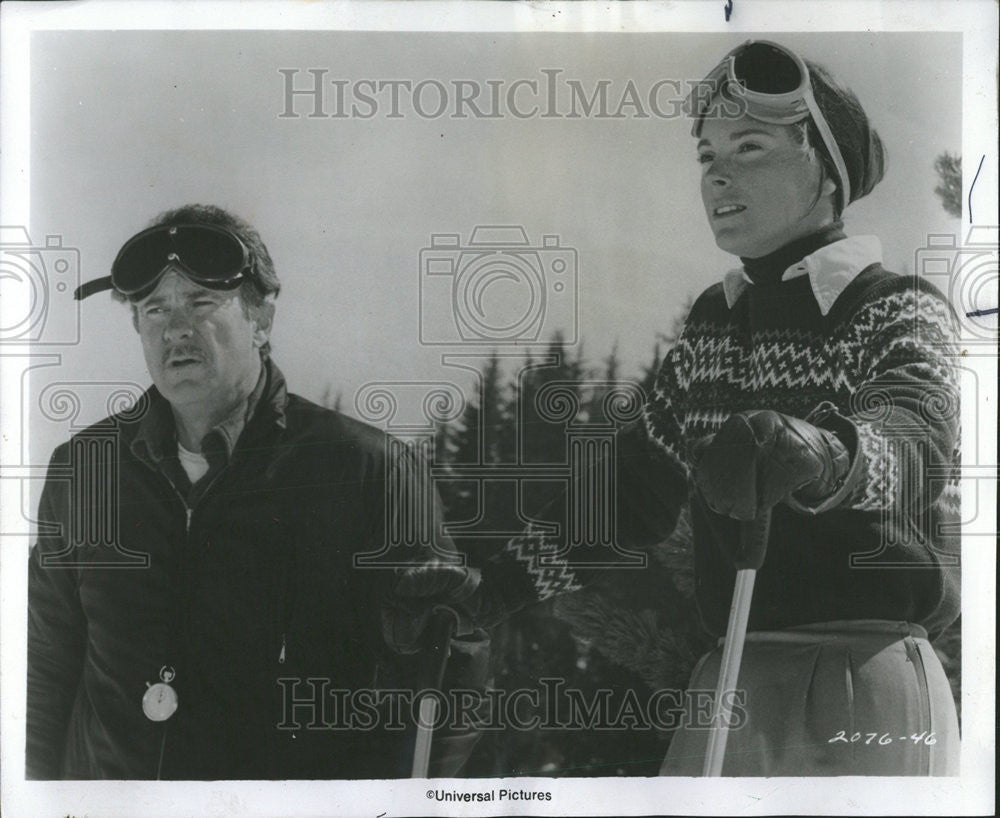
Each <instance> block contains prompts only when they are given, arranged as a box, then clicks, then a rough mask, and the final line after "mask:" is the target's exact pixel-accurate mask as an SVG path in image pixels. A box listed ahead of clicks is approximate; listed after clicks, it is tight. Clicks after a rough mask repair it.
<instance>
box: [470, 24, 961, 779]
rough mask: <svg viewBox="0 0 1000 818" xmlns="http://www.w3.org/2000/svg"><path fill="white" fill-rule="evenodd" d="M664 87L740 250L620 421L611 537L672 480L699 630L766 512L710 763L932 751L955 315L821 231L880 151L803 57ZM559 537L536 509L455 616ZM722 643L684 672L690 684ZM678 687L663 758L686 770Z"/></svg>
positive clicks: (696, 768)
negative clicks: (733, 684) (685, 96)
mask: <svg viewBox="0 0 1000 818" xmlns="http://www.w3.org/2000/svg"><path fill="white" fill-rule="evenodd" d="M705 88H708V89H709V91H713V90H714V93H707V94H706V93H704V90H705ZM688 107H689V112H690V114H691V115H692V116H693V117H694V119H695V124H694V129H693V132H694V135H695V136H696V137H697V138H698V143H697V152H698V154H697V155H698V161H699V162H700V163H701V167H702V182H701V194H702V201H703V203H704V206H705V212H706V215H707V217H708V220H709V224H710V226H711V228H712V231H713V233H714V234H715V240H716V243H717V244H718V246H719V247H721V248H722V249H724V250H726V251H728V252H730V253H732V254H733V255H736V256H739V257H740V260H741V262H742V268H741V269H739V270H737V271H734V272H731V273H729V274H728V275H727V276H726V278H725V280H724V281H723V282H721V283H718V284H715V285H713V286H711V287H709V288H708V289H707V290H706V291H705V292H704V293H702V294H701V296H700V297H699V298H698V299H697V300H696V302H695V304H694V306H693V307H692V309H691V312H690V314H689V316H688V318H687V320H686V323H685V327H684V330H683V332H682V333H681V336H680V338H679V340H678V342H677V344H676V345H675V346H674V348H673V349H672V350H671V351H670V353H669V354H668V356H667V357H666V359H665V360H664V362H663V365H662V367H661V369H660V371H659V373H658V376H657V379H656V384H655V388H654V390H653V394H652V395H651V396H650V397H649V400H648V401H647V404H646V406H645V407H644V411H643V418H642V419H641V420H640V421H639V422H637V423H635V424H633V425H632V426H631V427H626V428H625V429H623V430H622V431H621V432H620V433H619V435H618V439H617V448H616V459H617V464H618V470H617V485H616V489H617V512H618V517H617V525H616V533H617V536H618V542H619V544H621V545H625V546H628V547H631V548H644V547H647V548H648V547H650V546H652V545H654V544H656V543H658V542H662V541H663V540H664V539H666V537H667V535H668V534H669V533H670V531H671V530H672V529H673V527H674V526H675V524H676V521H677V518H678V513H679V510H680V508H681V506H682V505H683V504H684V503H685V502H688V501H689V502H690V509H691V522H692V529H693V539H694V571H695V595H696V599H697V603H698V608H699V611H700V614H701V618H702V621H703V624H704V625H705V627H706V628H707V629H708V630H709V631H710V632H711V633H712V634H714V635H715V636H716V637H721V636H723V635H724V634H725V632H726V625H727V620H728V616H729V610H730V604H731V600H732V596H733V588H734V578H735V570H734V565H735V564H740V565H743V564H746V562H747V561H748V560H752V557H753V555H750V554H747V553H744V552H743V551H742V550H741V548H740V526H741V521H747V520H753V519H757V518H760V517H761V515H764V514H766V513H768V512H769V513H770V514H771V529H770V537H769V539H768V540H767V548H766V554H765V555H764V561H763V564H762V566H761V568H760V570H759V571H758V574H757V579H756V588H755V591H754V596H753V600H752V606H751V608H750V615H749V633H748V636H747V642H746V645H745V648H744V652H743V662H742V670H741V673H740V676H739V681H738V684H737V693H736V698H735V703H736V705H737V706H736V707H735V709H734V715H735V717H736V720H735V723H732V726H733V728H734V729H732V730H731V732H730V734H729V740H728V748H727V752H726V758H725V765H724V767H723V770H722V774H723V775H742V776H772V775H942V774H956V773H957V756H958V724H957V718H956V713H955V706H954V702H953V700H952V696H951V691H950V689H949V686H948V682H947V679H946V677H945V674H944V671H943V669H942V668H941V665H940V662H939V661H938V659H937V657H936V655H935V653H934V651H933V650H932V648H931V646H930V644H929V642H928V635H930V636H932V637H933V636H934V635H936V634H937V633H939V632H940V631H942V630H943V629H944V628H945V627H947V626H948V624H950V623H951V622H952V621H953V620H954V619H955V618H956V617H957V615H958V613H959V591H960V575H959V568H958V538H957V537H956V536H955V535H954V534H952V533H950V532H954V531H955V529H956V526H957V522H958V519H959V517H958V488H957V479H956V476H957V468H958V465H959V451H958V443H959V433H958V385H957V381H956V375H955V371H954V368H953V366H952V365H951V359H952V356H953V355H954V354H955V352H956V349H955V345H954V340H953V337H952V331H953V327H954V323H953V322H954V315H953V314H952V312H951V310H950V308H949V306H948V304H947V302H946V301H945V299H944V298H943V296H942V295H941V294H940V293H939V292H938V291H937V290H935V289H934V288H933V287H932V286H930V285H928V284H927V283H926V282H924V281H923V280H920V279H914V278H909V277H902V276H898V275H895V274H894V273H891V272H888V271H886V270H885V269H883V267H882V265H881V249H880V245H879V242H878V240H877V239H876V238H875V237H872V236H856V237H850V238H848V237H846V236H845V235H844V233H843V229H842V228H843V225H842V223H841V221H840V215H841V213H842V211H843V209H844V208H845V207H847V206H848V205H849V204H850V203H851V202H853V201H856V200H857V199H859V198H860V197H862V196H865V195H867V194H868V193H869V192H870V191H871V190H872V189H873V188H874V187H875V185H876V184H877V183H878V181H879V180H880V179H881V178H882V174H883V170H884V153H883V149H882V143H881V141H880V139H879V137H878V135H877V134H876V133H875V131H874V130H873V129H872V128H871V126H870V124H869V122H868V118H867V116H866V115H865V112H864V110H863V109H862V108H861V105H860V104H859V102H858V100H857V98H856V97H855V96H854V95H853V94H852V93H851V92H849V91H847V90H845V89H843V88H840V87H839V86H838V85H836V84H835V83H834V81H833V80H832V79H831V78H830V76H829V75H828V74H827V73H826V72H825V71H824V70H822V69H821V68H819V67H818V66H816V65H813V64H811V63H809V64H807V63H805V62H804V61H803V60H801V59H800V58H799V57H798V56H797V55H795V54H794V53H792V52H791V51H789V50H788V49H786V48H784V47H782V46H780V45H777V44H775V43H769V42H763V41H757V42H754V41H750V42H748V43H745V44H744V45H742V46H740V47H739V48H737V49H735V50H734V51H732V52H731V53H730V54H728V55H727V56H726V58H725V59H724V60H723V62H722V63H720V65H719V66H718V67H717V68H716V69H715V70H713V71H712V73H711V74H710V75H709V77H708V82H707V83H706V84H704V85H703V86H702V87H701V88H699V89H698V93H697V94H695V95H693V96H692V98H691V100H690V101H689V106H688ZM548 516H550V517H551V519H552V520H554V521H555V522H557V523H558V522H559V521H560V520H563V521H564V520H565V519H566V518H565V515H564V514H563V513H561V512H560V511H558V510H557V511H556V512H554V513H552V514H551V515H548ZM949 524H950V532H949ZM549 530H552V529H549ZM560 530H561V531H565V530H566V526H562V527H561V529H560ZM567 545H571V544H568V543H565V542H559V541H558V540H557V539H556V538H554V537H552V536H551V535H549V534H548V533H546V532H545V531H543V530H542V529H541V527H536V528H529V529H528V530H527V531H526V532H525V533H524V534H523V535H522V536H519V537H515V538H514V539H512V540H511V541H510V542H509V543H508V544H507V545H506V547H505V548H504V549H503V550H502V552H501V553H499V554H497V555H495V557H494V558H492V559H491V560H490V561H489V562H488V563H487V564H486V565H485V566H484V568H483V573H482V585H481V586H480V591H479V593H478V594H477V596H476V597H475V598H474V599H472V600H470V601H469V602H468V604H469V606H470V607H473V608H477V610H476V614H477V615H478V619H479V621H480V622H481V623H483V624H489V622H490V621H491V620H493V621H495V620H497V619H499V618H501V617H502V616H504V615H506V614H507V613H509V612H510V611H511V610H512V609H515V608H517V607H520V606H522V605H524V604H526V603H528V602H531V601H535V600H542V599H545V598H547V597H549V596H553V595H556V594H562V593H565V592H567V591H573V590H577V589H579V588H580V587H581V586H582V585H586V584H588V582H589V581H590V580H591V579H592V578H594V577H595V576H596V574H597V569H596V568H589V569H587V568H586V567H585V566H584V565H583V562H584V561H585V560H586V557H587V549H584V548H576V549H573V550H572V551H571V552H567V551H565V550H560V546H563V548H565V547H566V546H567ZM592 558H593V557H592ZM459 580H461V577H458V578H456V582H458V581H459ZM720 655H721V648H717V649H715V650H713V651H711V652H710V653H708V654H707V655H706V656H704V657H702V659H701V661H700V662H699V663H698V665H697V666H696V668H695V670H694V673H693V675H692V678H691V681H690V685H689V690H690V691H710V692H711V691H714V689H715V685H716V680H717V679H718V675H719V666H720ZM699 700H703V696H696V694H694V693H693V692H692V694H691V696H690V703H691V704H690V707H688V712H687V723H686V724H684V725H682V727H681V728H680V729H679V730H678V731H677V732H676V733H675V734H674V736H673V739H672V743H671V746H670V751H669V753H668V756H667V759H666V761H665V762H664V765H663V768H662V770H661V772H662V773H664V774H676V775H701V773H702V767H703V762H704V758H705V755H706V746H707V741H708V732H709V731H708V730H706V729H705V728H706V727H707V723H706V715H707V714H706V713H705V712H704V708H701V709H699V708H698V707H697V706H696V702H697V701H699Z"/></svg>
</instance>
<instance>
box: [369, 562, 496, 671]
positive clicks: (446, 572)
mask: <svg viewBox="0 0 1000 818" xmlns="http://www.w3.org/2000/svg"><path fill="white" fill-rule="evenodd" d="M480 581H481V575H480V573H479V571H478V569H476V568H467V567H465V566H462V565H451V564H447V563H427V564H425V565H417V566H414V567H413V568H406V569H403V570H402V571H400V572H399V573H398V574H397V576H396V577H395V579H394V582H393V585H392V588H391V589H390V591H389V593H387V594H386V596H385V598H384V599H383V602H382V611H381V613H382V636H383V638H384V639H385V642H386V644H387V645H388V646H389V648H390V649H392V650H393V651H395V652H396V653H403V654H409V653H416V652H417V651H419V650H422V649H424V648H428V647H430V646H429V645H426V644H424V641H425V631H426V630H427V626H428V624H429V622H430V620H431V616H432V614H433V612H434V609H435V608H438V607H447V608H450V609H451V610H453V611H454V612H455V614H456V615H457V618H458V622H459V624H458V628H457V630H456V635H458V636H461V635H463V634H466V633H470V632H471V631H472V629H473V627H474V626H475V624H476V621H477V616H478V615H479V613H480V610H479V609H480V608H481V607H482V605H481V600H480V599H479V593H478V591H479V585H480Z"/></svg>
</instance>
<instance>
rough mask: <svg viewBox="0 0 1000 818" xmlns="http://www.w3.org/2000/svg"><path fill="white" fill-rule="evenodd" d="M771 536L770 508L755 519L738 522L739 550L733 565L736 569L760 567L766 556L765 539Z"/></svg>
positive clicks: (757, 568) (755, 569)
mask: <svg viewBox="0 0 1000 818" xmlns="http://www.w3.org/2000/svg"><path fill="white" fill-rule="evenodd" d="M770 536H771V509H768V510H767V511H765V512H763V513H762V514H761V515H760V516H759V517H758V518H757V519H756V520H747V521H744V522H741V523H740V551H739V554H737V557H736V560H735V565H736V568H737V570H742V569H744V568H752V569H753V570H754V571H757V570H759V569H760V567H761V566H762V565H763V564H764V557H766V556H767V541H768V539H769V538H770Z"/></svg>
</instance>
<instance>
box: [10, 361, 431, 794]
mask: <svg viewBox="0 0 1000 818" xmlns="http://www.w3.org/2000/svg"><path fill="white" fill-rule="evenodd" d="M261 390H262V391H261ZM258 395H259V399H258V401H257V405H256V408H255V409H254V411H253V415H252V417H251V418H250V419H249V421H248V422H247V424H246V426H245V428H244V429H243V431H242V434H241V435H240V436H239V439H238V441H236V442H235V446H234V447H232V451H231V457H228V456H226V455H227V452H226V447H225V446H220V448H219V450H218V451H216V452H215V453H214V457H213V454H210V455H209V461H210V463H212V469H211V470H210V472H209V474H208V475H206V477H205V478H203V479H202V480H200V481H199V483H198V484H197V485H196V486H195V487H191V486H190V485H184V482H185V480H186V476H185V475H184V472H183V471H182V470H181V469H180V468H179V464H178V461H177V459H176V443H173V442H172V437H173V436H172V434H170V435H163V434H161V433H162V432H163V430H164V429H168V430H169V429H172V419H171V416H170V410H169V405H168V404H167V402H166V400H165V399H164V398H163V397H162V396H161V395H160V394H159V393H158V392H157V390H156V389H155V387H154V388H151V389H150V390H149V391H148V392H147V393H146V395H145V396H144V398H143V400H142V401H140V403H139V404H137V406H136V407H133V408H131V409H130V410H127V411H126V412H124V413H120V414H118V415H114V416H112V417H110V418H107V419H105V420H103V421H101V422H100V423H98V424H95V425H94V426H92V427H90V428H89V429H87V430H85V431H84V432H82V433H80V434H78V435H76V436H75V437H74V438H72V439H71V440H70V441H69V442H68V443H66V444H63V445H61V446H59V447H58V448H57V449H56V451H55V453H54V455H53V457H52V462H51V465H50V471H49V475H48V479H47V481H46V484H45V488H44V491H43V493H42V498H41V506H40V512H39V530H40V536H39V539H38V543H37V546H36V547H34V548H33V549H32V555H31V563H30V571H29V626H28V627H29V633H28V699H27V775H28V777H29V778H43V779H44V778H83V779H90V778H118V779H131V778H136V779H143V778H156V777H157V776H158V773H159V777H161V778H193V779H232V778H259V779H284V778H382V777H395V776H403V775H407V774H408V772H409V767H408V765H409V764H410V761H411V758H412V732H411V731H410V730H405V729H404V730H385V729H382V728H381V727H379V726H378V725H377V724H376V726H374V727H372V728H371V729H341V728H343V724H342V722H341V721H339V720H338V719H339V716H338V715H337V714H336V713H335V711H334V707H335V705H336V701H337V696H338V695H341V696H342V694H338V693H336V692H335V691H344V690H349V691H357V690H362V689H367V688H372V687H373V686H376V685H378V684H379V681H378V675H379V673H380V672H381V671H382V669H384V668H385V667H388V666H392V674H391V675H392V677H393V678H394V679H399V678H406V677H407V672H408V671H407V670H406V668H405V667H404V668H403V669H401V665H406V660H403V659H398V658H395V657H394V658H392V660H391V661H390V658H389V657H388V656H387V655H386V652H385V649H384V643H383V641H382V638H381V635H380V623H379V601H380V596H381V595H382V594H383V593H384V591H385V588H386V586H387V583H388V581H389V580H390V579H391V577H392V575H393V571H392V570H391V569H389V568H387V567H385V564H386V563H387V562H388V561H390V560H396V561H397V562H398V561H400V559H401V558H402V559H405V560H422V559H425V558H426V557H427V555H428V553H430V551H431V549H430V548H428V543H427V542H422V543H416V544H414V543H413V542H411V541H412V540H413V539H414V537H410V539H409V540H407V539H406V537H405V536H404V537H403V538H402V540H399V538H398V537H397V538H396V541H398V542H397V546H398V547H394V548H391V549H390V550H389V551H387V552H385V553H384V554H383V555H382V556H381V557H379V558H376V559H374V560H373V564H371V565H367V566H364V567H361V566H359V565H357V564H356V562H355V557H356V556H359V555H361V554H363V553H366V552H372V553H377V552H379V551H380V550H382V549H383V546H384V545H385V544H386V543H387V542H389V541H390V540H391V539H392V538H393V537H394V536H395V535H396V534H398V533H400V532H402V533H403V534H404V535H405V534H407V533H413V532H412V530H411V529H410V528H409V527H408V526H407V525H405V524H404V523H405V522H406V520H405V519H403V517H404V516H405V513H400V511H399V509H398V508H397V507H396V504H395V503H393V502H392V501H387V499H386V498H387V491H386V489H387V486H395V487H396V488H397V489H400V488H410V489H414V491H415V493H414V494H413V496H423V497H425V498H426V496H427V495H426V493H423V494H421V491H420V489H422V490H423V491H424V492H426V491H428V490H429V489H428V486H427V484H421V485H420V486H418V483H421V481H422V480H423V479H424V477H423V476H422V475H424V474H425V472H424V471H423V470H422V469H421V468H420V466H419V464H418V461H417V460H416V459H415V458H414V456H413V454H412V453H411V452H410V450H409V449H407V448H406V447H403V446H400V445H397V444H398V441H394V440H392V439H390V438H388V437H387V436H386V435H384V434H383V433H382V432H380V431H378V430H376V429H374V428H372V427H369V426H366V425H364V424H362V423H359V422H357V421H354V420H351V419H349V418H347V417H344V416H343V415H341V414H339V413H337V412H334V411H330V410H328V409H324V408H321V407H319V406H317V405H315V404H313V403H310V402H309V401H307V400H304V399H302V398H300V397H298V396H296V395H290V394H287V392H286V390H285V382H284V378H283V377H282V375H281V373H280V372H279V370H278V369H277V367H276V366H274V365H273V364H271V363H270V362H269V363H268V364H267V365H266V367H265V377H264V378H263V379H262V383H261V384H259V385H258ZM151 430H152V431H151ZM161 444H162V451H158V450H157V448H158V446H159V445H161ZM390 446H391V447H392V448H391V449H390V448H389V447H390ZM220 458H221V459H220ZM396 496H398V495H396ZM430 496H431V498H432V499H431V502H432V503H433V502H435V500H436V498H434V496H433V492H431V495H430ZM189 504H190V508H188V505H189ZM418 528H419V526H418ZM425 530H426V529H425ZM418 533H419V532H418ZM387 538H388V539H387ZM425 539H426V538H425ZM396 541H394V542H396ZM399 542H402V544H399ZM448 545H449V544H447V543H438V547H444V546H448ZM164 666H168V667H171V668H172V669H173V670H174V671H175V673H176V676H175V679H174V680H173V681H172V682H171V684H172V686H173V687H174V689H175V690H176V692H177V694H178V698H179V707H178V709H177V711H176V712H175V713H174V714H173V716H172V717H171V718H169V719H168V720H166V721H164V722H153V721H150V720H149V719H148V718H146V716H145V715H144V713H143V708H142V699H143V694H144V693H145V691H146V689H147V687H148V686H149V685H150V684H154V683H156V682H158V681H160V673H161V668H162V667H164ZM308 680H312V681H308ZM366 712H367V713H368V715H369V717H370V716H371V713H372V709H371V707H369V708H368V710H367V711H366ZM370 720H373V721H375V722H376V723H378V722H380V721H381V720H380V719H377V718H376V719H370ZM330 725H333V726H332V727H331V726H330Z"/></svg>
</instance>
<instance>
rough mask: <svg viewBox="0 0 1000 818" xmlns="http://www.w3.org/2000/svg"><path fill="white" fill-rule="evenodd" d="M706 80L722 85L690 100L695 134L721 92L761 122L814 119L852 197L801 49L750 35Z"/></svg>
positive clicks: (845, 199) (846, 199)
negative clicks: (751, 37)
mask: <svg viewBox="0 0 1000 818" xmlns="http://www.w3.org/2000/svg"><path fill="white" fill-rule="evenodd" d="M704 82H706V83H708V84H709V85H710V86H711V87H712V88H713V89H716V91H715V94H709V95H706V94H705V93H704V88H700V89H699V88H697V87H696V88H695V89H693V90H692V92H691V94H690V95H689V96H688V98H687V100H686V101H685V103H684V112H685V113H686V114H687V115H688V116H692V117H694V118H695V123H694V126H693V127H692V128H691V135H692V136H698V135H699V134H700V133H701V126H702V122H703V121H704V119H705V117H706V116H707V115H709V113H710V111H711V109H712V105H713V100H714V98H715V96H716V94H718V93H722V92H724V93H726V94H727V95H729V96H730V97H731V98H732V99H734V100H736V101H737V102H738V103H739V104H740V107H741V109H742V110H743V111H744V112H745V113H746V115H747V116H749V117H750V118H752V119H756V120H758V121H760V122H769V123H771V124H773V125H791V124H793V123H795V122H801V121H802V120H804V119H809V118H811V119H812V121H813V123H814V124H815V125H816V130H817V131H819V135H820V137H821V138H822V139H823V144H824V145H825V146H826V151H827V153H828V154H829V155H830V158H831V159H832V160H833V165H834V168H835V169H836V171H837V176H838V177H839V182H840V189H841V192H842V194H843V196H842V204H843V206H844V207H846V206H847V204H848V202H850V201H851V182H850V179H849V177H848V175H847V165H846V164H845V163H844V157H843V155H842V154H841V152H840V148H839V147H838V146H837V140H835V139H834V138H833V132H832V131H831V130H830V126H829V125H828V124H827V122H826V118H825V117H824V116H823V113H822V111H820V109H819V105H817V104H816V97H815V96H814V95H813V89H812V81H811V79H810V77H809V68H808V66H807V65H806V64H805V62H804V61H803V60H802V58H801V57H800V56H799V55H798V54H796V53H795V52H794V51H790V50H789V49H787V48H785V47H784V46H782V45H778V44H777V43H773V42H770V41H769V40H747V41H746V42H745V43H743V45H741V46H739V47H737V48H734V49H733V50H732V51H730V52H729V53H728V54H727V55H726V56H725V57H724V58H723V60H722V62H720V63H719V64H718V65H717V66H715V68H713V69H712V70H711V71H710V72H709V74H708V76H707V77H705V80H704Z"/></svg>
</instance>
